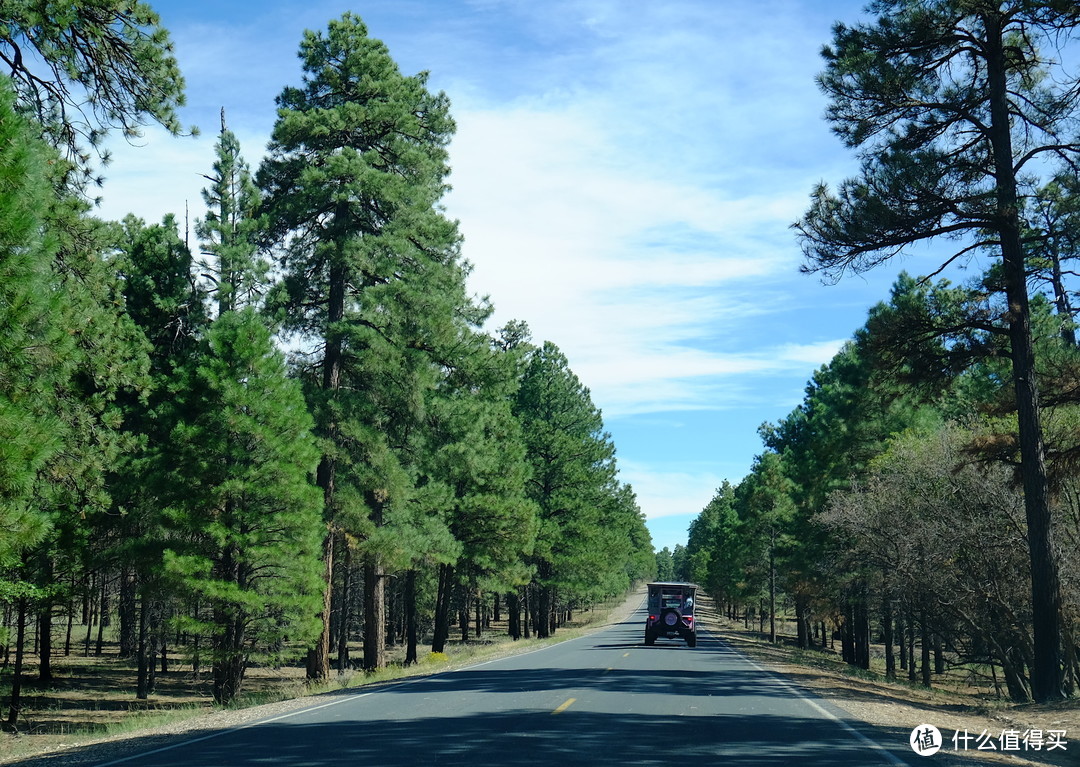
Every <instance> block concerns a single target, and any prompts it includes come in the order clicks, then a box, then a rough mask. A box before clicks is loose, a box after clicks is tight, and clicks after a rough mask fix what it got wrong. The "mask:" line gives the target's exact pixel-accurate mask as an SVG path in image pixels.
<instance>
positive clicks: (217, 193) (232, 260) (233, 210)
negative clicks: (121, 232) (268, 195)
mask: <svg viewBox="0 0 1080 767" xmlns="http://www.w3.org/2000/svg"><path fill="white" fill-rule="evenodd" d="M214 151H215V153H216V155H217V159H216V160H215V161H214V168H213V172H212V174H211V175H209V176H205V178H206V180H207V181H209V182H210V186H209V187H208V188H206V189H204V190H203V200H204V201H205V202H206V206H207V208H208V211H207V214H206V217H205V218H204V219H202V220H200V221H197V222H196V224H195V232H196V233H197V234H198V236H199V237H200V238H202V242H203V249H204V253H205V255H207V256H210V257H211V258H212V259H213V261H212V262H210V263H203V264H201V266H202V269H203V276H204V277H206V278H208V279H209V280H210V281H211V282H212V283H213V286H214V292H215V293H216V294H217V314H218V316H221V315H223V314H225V312H228V311H233V310H236V309H239V308H241V307H243V306H253V305H255V302H256V299H257V298H258V297H259V296H260V295H261V294H262V287H263V285H264V283H265V282H266V279H267V272H268V270H269V264H267V263H266V261H265V260H263V259H262V258H260V257H259V253H258V244H257V242H256V240H257V238H258V236H259V234H260V221H259V219H258V210H259V206H260V204H261V202H262V197H261V195H260V194H259V189H258V187H257V186H255V180H254V178H253V177H252V174H251V170H250V169H249V168H248V165H247V163H246V162H244V158H243V156H242V155H241V154H240V141H239V139H237V138H236V134H235V133H233V132H232V131H231V130H229V129H228V128H227V127H226V125H225V110H224V109H222V110H221V133H220V135H219V136H218V141H217V144H216V145H215V147H214Z"/></svg>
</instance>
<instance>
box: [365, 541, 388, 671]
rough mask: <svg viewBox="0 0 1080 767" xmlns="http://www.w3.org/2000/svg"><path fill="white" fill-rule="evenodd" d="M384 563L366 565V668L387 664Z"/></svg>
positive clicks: (368, 563)
mask: <svg viewBox="0 0 1080 767" xmlns="http://www.w3.org/2000/svg"><path fill="white" fill-rule="evenodd" d="M385 581H386V579H385V573H384V572H383V568H382V565H381V564H380V563H379V562H378V561H377V560H376V561H369V562H367V563H366V564H365V565H364V668H365V669H368V670H369V671H370V670H373V669H377V668H382V667H383V666H385V665H386V583H385Z"/></svg>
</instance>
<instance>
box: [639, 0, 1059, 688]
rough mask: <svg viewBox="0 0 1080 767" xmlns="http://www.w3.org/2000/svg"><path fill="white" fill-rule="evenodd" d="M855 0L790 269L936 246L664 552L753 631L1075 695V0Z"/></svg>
mask: <svg viewBox="0 0 1080 767" xmlns="http://www.w3.org/2000/svg"><path fill="white" fill-rule="evenodd" d="M874 10H876V11H878V17H877V19H876V20H875V21H868V22H865V23H861V24H857V25H852V26H848V25H845V24H837V25H836V26H835V28H834V36H833V40H832V42H831V44H830V45H828V46H826V47H825V49H824V51H823V58H824V60H825V69H824V71H823V72H822V74H821V75H819V77H818V84H819V86H820V88H821V90H822V92H823V93H824V94H825V96H826V97H827V99H828V111H827V119H828V121H829V122H830V124H831V126H832V127H833V129H834V131H835V133H836V134H837V136H838V137H839V138H840V139H841V140H842V141H843V142H844V144H845V145H846V146H847V147H849V148H851V149H853V150H854V151H855V153H856V156H857V158H858V161H859V168H860V171H859V173H858V175H856V176H853V177H851V178H848V179H845V180H843V181H842V182H841V183H839V184H837V185H836V187H835V188H832V187H830V186H829V185H827V184H825V183H823V184H821V185H820V186H819V187H818V188H817V189H816V190H815V191H814V193H813V195H812V198H811V204H810V207H809V208H808V210H807V212H806V214H805V215H804V216H803V217H802V218H801V219H800V220H799V221H797V222H796V223H795V225H794V229H795V232H796V236H797V238H798V241H799V243H800V244H801V246H802V249H803V254H804V266H803V268H804V271H806V272H809V273H811V274H815V275H819V276H820V277H822V278H823V279H824V280H825V281H827V282H828V281H834V280H839V279H842V278H844V277H845V276H848V275H853V274H859V273H862V272H865V271H867V270H870V269H873V268H876V267H878V266H880V265H882V264H886V263H888V262H890V261H892V260H893V259H894V258H897V257H899V256H902V255H905V254H910V253H913V252H915V249H916V248H920V247H921V248H922V250H920V251H919V252H920V254H922V255H923V256H925V255H926V254H928V253H929V254H932V256H933V258H934V260H935V261H936V262H937V264H938V266H937V267H936V268H935V271H934V272H932V273H931V274H929V275H926V276H923V277H920V278H914V277H911V276H910V275H908V274H901V275H900V276H899V277H898V278H897V279H896V281H895V283H894V284H893V287H892V290H891V293H890V295H889V296H888V298H887V299H886V300H883V301H882V302H881V303H879V304H878V305H877V306H875V307H874V308H872V309H871V310H870V312H869V314H868V317H867V320H866V323H865V324H864V325H863V326H862V327H861V328H859V329H858V330H856V331H855V333H854V334H853V336H852V337H851V339H850V340H849V341H848V342H847V343H846V344H845V345H844V346H843V348H842V349H841V350H840V352H839V353H838V354H837V355H836V356H835V357H834V358H833V359H832V361H831V362H829V363H828V364H827V365H825V366H824V367H822V368H821V369H819V370H818V371H817V372H816V373H815V375H814V376H813V379H812V380H811V381H810V382H809V383H808V385H807V387H806V390H805V394H804V397H803V399H802V402H801V403H800V404H799V405H798V406H797V407H795V409H794V410H792V411H791V413H790V414H789V415H787V416H786V417H785V418H782V419H780V420H779V421H777V422H775V423H765V424H763V425H762V426H761V427H760V435H761V438H762V440H763V443H764V447H765V449H764V451H763V452H762V453H761V454H760V455H758V456H757V458H756V460H755V462H754V464H753V467H752V469H751V471H750V473H749V474H748V475H747V476H746V477H744V478H743V479H742V480H741V481H739V482H738V483H737V484H735V485H732V484H730V483H725V484H724V485H723V486H721V487H720V488H718V489H717V491H716V494H715V497H714V498H713V499H712V501H711V502H710V503H709V504H708V505H707V506H706V507H705V508H704V509H703V510H702V512H701V514H700V515H699V516H698V517H697V519H696V520H695V521H694V523H693V525H692V526H691V529H690V535H689V540H688V543H687V545H686V547H684V548H680V549H678V550H676V551H675V552H668V553H667V555H666V556H665V557H660V560H661V565H662V566H663V567H666V568H667V569H668V570H669V571H671V572H672V573H673V574H675V575H677V576H678V577H684V578H688V579H693V580H696V581H699V582H700V583H701V584H703V585H705V586H706V587H707V588H708V590H709V591H710V592H711V593H712V594H713V595H714V596H715V597H716V598H717V599H718V600H719V601H720V602H722V603H723V604H724V605H725V609H726V611H727V613H728V615H729V616H731V617H732V618H735V617H738V618H740V619H741V620H744V621H746V622H747V623H749V622H750V620H751V618H752V617H753V618H754V619H756V620H758V621H759V626H760V628H761V630H762V631H764V632H767V633H768V635H769V636H770V638H771V639H772V640H773V641H776V640H777V620H778V613H780V612H781V611H782V610H784V611H786V609H787V608H791V610H792V611H793V612H794V616H795V624H796V638H795V639H796V641H797V643H798V645H799V646H800V647H823V646H825V645H830V646H831V645H832V643H833V642H834V641H838V642H839V646H840V651H841V653H842V655H843V659H844V660H845V661H846V662H847V663H849V664H851V665H852V666H856V667H861V668H863V669H867V668H869V667H870V661H871V652H872V645H876V646H880V647H881V648H882V650H881V652H883V654H884V666H885V674H886V676H887V677H888V678H897V677H898V676H903V675H905V674H906V677H907V678H908V679H910V680H912V681H915V682H918V683H921V684H923V685H926V686H927V687H929V686H931V685H933V684H934V683H935V682H934V680H935V678H936V677H937V675H939V674H942V673H944V672H945V671H946V670H947V669H959V670H962V671H963V672H964V673H966V674H968V675H969V678H971V679H973V680H976V681H977V682H978V683H979V684H980V685H982V686H983V687H984V689H985V688H987V687H989V688H990V689H992V690H996V693H997V695H998V696H1000V697H1008V698H1010V699H1011V700H1013V701H1028V700H1034V701H1037V702H1045V701H1053V700H1057V699H1060V698H1063V697H1066V696H1073V695H1076V694H1077V691H1078V685H1080V558H1078V552H1080V483H1078V479H1077V478H1078V474H1077V468H1078V463H1077V458H1078V456H1080V449H1078V448H1080V441H1078V439H1080V431H1078V428H1077V427H1078V424H1080V420H1078V419H1080V399H1078V398H1077V380H1078V376H1080V349H1078V348H1077V334H1076V289H1075V279H1076V264H1077V258H1078V257H1080V162H1078V161H1080V120H1078V117H1080V114H1078V111H1077V110H1078V100H1080V78H1078V74H1077V60H1076V52H1077V48H1076V43H1077V40H1076V33H1077V30H1078V28H1080V12H1078V9H1077V6H1076V4H1075V3H1066V2H944V1H942V2H882V3H876V4H875V5H874ZM950 269H951V271H949V276H950V277H951V279H948V278H946V277H945V276H943V274H944V273H945V272H946V271H948V270H950ZM661 553H662V554H663V553H664V552H661ZM874 652H877V647H874ZM901 672H905V673H904V674H902V673H901Z"/></svg>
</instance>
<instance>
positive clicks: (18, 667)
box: [6, 597, 27, 731]
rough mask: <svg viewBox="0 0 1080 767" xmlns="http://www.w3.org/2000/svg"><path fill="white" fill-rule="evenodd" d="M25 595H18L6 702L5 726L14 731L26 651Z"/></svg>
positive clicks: (16, 727)
mask: <svg viewBox="0 0 1080 767" xmlns="http://www.w3.org/2000/svg"><path fill="white" fill-rule="evenodd" d="M26 614H27V603H26V597H19V607H18V610H17V611H16V616H17V617H16V619H15V620H16V626H15V668H14V669H13V671H14V673H13V674H12V677H11V698H10V702H9V704H8V714H7V728H6V729H8V730H11V731H16V730H17V729H18V726H19V714H20V713H21V711H22V672H23V657H24V654H25V651H26Z"/></svg>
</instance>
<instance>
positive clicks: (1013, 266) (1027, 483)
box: [983, 10, 1064, 703]
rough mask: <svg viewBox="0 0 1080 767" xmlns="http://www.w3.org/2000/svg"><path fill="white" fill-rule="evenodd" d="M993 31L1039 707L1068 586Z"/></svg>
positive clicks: (997, 23) (993, 110) (1001, 49)
mask: <svg viewBox="0 0 1080 767" xmlns="http://www.w3.org/2000/svg"><path fill="white" fill-rule="evenodd" d="M983 22H984V25H985V30H986V38H987V48H986V62H987V78H988V83H989V88H990V93H989V100H990V127H989V133H990V141H991V146H992V148H993V155H994V170H995V179H996V192H997V213H998V217H997V221H996V224H997V226H996V229H997V232H998V234H999V235H1000V242H1001V259H1002V266H1003V272H1002V273H1003V276H1004V282H1005V296H1006V300H1007V301H1008V305H1009V313H1008V320H1009V340H1010V345H1011V356H1012V372H1013V385H1014V387H1015V392H1016V406H1017V422H1018V426H1019V437H1020V475H1021V480H1022V483H1023V488H1024V510H1025V513H1026V516H1027V539H1028V555H1029V561H1030V567H1031V610H1032V628H1033V630H1034V631H1033V633H1034V659H1033V660H1034V662H1033V664H1032V669H1031V692H1032V697H1033V698H1034V699H1035V701H1036V702H1037V703H1045V702H1046V701H1049V700H1057V699H1059V698H1062V697H1063V696H1064V679H1063V674H1062V667H1061V660H1062V659H1061V645H1060V634H1059V630H1060V625H1061V624H1060V618H1061V584H1060V580H1059V576H1058V566H1057V557H1056V555H1055V552H1054V545H1053V539H1052V537H1051V522H1050V500H1049V487H1048V483H1047V478H1046V450H1045V446H1044V442H1043V430H1042V417H1041V412H1040V406H1039V387H1038V383H1037V381H1036V374H1035V352H1034V344H1033V342H1032V337H1031V313H1030V307H1029V302H1028V289H1027V272H1026V264H1025V262H1024V248H1023V242H1022V237H1021V225H1020V213H1019V210H1020V202H1019V194H1018V192H1017V182H1016V174H1015V170H1014V167H1013V162H1014V159H1013V146H1012V132H1011V130H1012V129H1011V115H1010V113H1009V100H1008V88H1009V86H1008V78H1007V75H1006V64H1005V59H1006V53H1005V41H1004V38H1003V28H1002V23H1003V20H1002V18H1001V12H1000V11H998V10H994V11H992V12H987V13H985V14H984V15H983Z"/></svg>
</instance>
